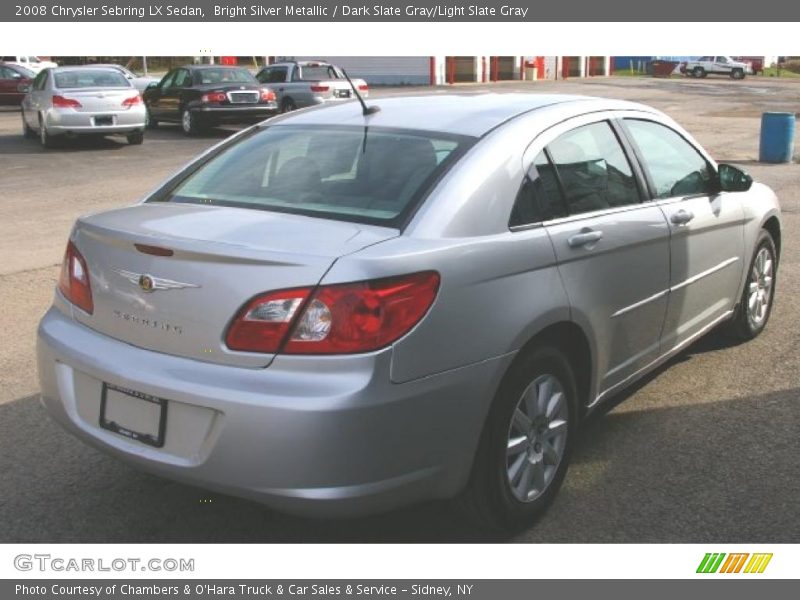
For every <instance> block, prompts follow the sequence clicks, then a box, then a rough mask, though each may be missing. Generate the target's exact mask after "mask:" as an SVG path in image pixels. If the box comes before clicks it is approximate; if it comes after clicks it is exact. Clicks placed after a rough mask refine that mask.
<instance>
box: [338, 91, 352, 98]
mask: <svg viewBox="0 0 800 600" xmlns="http://www.w3.org/2000/svg"><path fill="white" fill-rule="evenodd" d="M336 97H337V98H349V97H350V90H336Z"/></svg>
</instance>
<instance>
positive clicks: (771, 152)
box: [758, 112, 795, 163]
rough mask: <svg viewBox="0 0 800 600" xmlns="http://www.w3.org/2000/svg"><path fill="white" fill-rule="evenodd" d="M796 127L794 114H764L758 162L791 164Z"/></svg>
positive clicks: (762, 116)
mask: <svg viewBox="0 0 800 600" xmlns="http://www.w3.org/2000/svg"><path fill="white" fill-rule="evenodd" d="M794 126H795V116H794V113H785V112H765V113H764V114H762V115H761V144H760V146H759V150H758V160H759V161H761V162H768V163H785V162H791V161H792V156H793V155H794Z"/></svg>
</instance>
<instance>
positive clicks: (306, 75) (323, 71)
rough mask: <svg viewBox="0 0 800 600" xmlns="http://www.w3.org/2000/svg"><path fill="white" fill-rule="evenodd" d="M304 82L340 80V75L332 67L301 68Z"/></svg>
mask: <svg viewBox="0 0 800 600" xmlns="http://www.w3.org/2000/svg"><path fill="white" fill-rule="evenodd" d="M300 75H301V78H302V79H303V81H320V80H322V79H339V73H337V72H336V69H335V68H334V67H333V66H332V65H322V66H315V67H310V66H305V67H300Z"/></svg>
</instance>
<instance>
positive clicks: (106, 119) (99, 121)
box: [94, 115, 114, 127]
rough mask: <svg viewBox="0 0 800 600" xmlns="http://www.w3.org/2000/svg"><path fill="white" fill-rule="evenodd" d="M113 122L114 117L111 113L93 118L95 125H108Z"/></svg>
mask: <svg viewBox="0 0 800 600" xmlns="http://www.w3.org/2000/svg"><path fill="white" fill-rule="evenodd" d="M113 124H114V117H113V116H111V115H107V116H106V115H104V116H101V117H95V118H94V126H95V127H108V126H110V125H113Z"/></svg>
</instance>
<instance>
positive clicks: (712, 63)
mask: <svg viewBox="0 0 800 600" xmlns="http://www.w3.org/2000/svg"><path fill="white" fill-rule="evenodd" d="M682 70H683V71H684V72H685V73H686V74H687V75H691V76H692V77H705V76H706V75H709V74H714V75H727V76H729V77H730V78H731V79H744V76H745V75H746V74H748V73H750V74H752V67H751V66H750V65H749V64H747V63H743V62H739V61H736V60H733V59H732V58H731V57H730V56H701V57H700V58H698V59H697V60H690V61H688V62H687V63H686V65H685V67H684V68H683V69H682Z"/></svg>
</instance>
